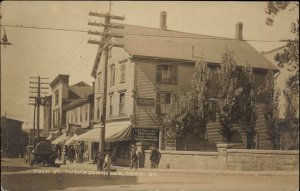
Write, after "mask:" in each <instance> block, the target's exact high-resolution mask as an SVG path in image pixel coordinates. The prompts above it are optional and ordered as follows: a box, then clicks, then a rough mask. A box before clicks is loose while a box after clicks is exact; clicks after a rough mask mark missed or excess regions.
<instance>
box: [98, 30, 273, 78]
mask: <svg viewBox="0 0 300 191" xmlns="http://www.w3.org/2000/svg"><path fill="white" fill-rule="evenodd" d="M124 26H125V29H112V32H113V33H119V34H120V33H122V34H124V38H118V39H116V40H117V42H118V43H120V44H123V45H124V49H125V50H126V51H127V52H128V53H129V54H130V55H131V56H132V57H144V58H145V57H152V58H162V59H174V60H184V61H191V62H194V61H195V60H196V59H197V58H195V57H193V51H192V46H194V55H195V56H196V57H199V56H201V54H203V55H204V57H205V61H206V62H208V63H220V62H221V55H222V53H223V52H224V50H225V48H231V49H232V50H234V52H235V58H236V60H237V64H238V65H240V66H246V65H247V63H249V64H250V65H251V66H252V67H254V68H259V69H274V70H277V68H276V67H275V66H274V65H273V64H272V63H271V62H270V61H269V60H267V59H266V58H265V57H264V56H262V55H261V54H260V53H259V52H258V51H257V50H256V49H254V48H253V47H252V46H251V45H250V44H249V43H248V42H247V41H243V40H242V41H240V40H235V39H230V38H223V37H216V36H209V35H201V34H192V33H186V32H179V31H173V30H161V29H158V28H157V29H156V28H149V27H143V26H134V25H124ZM97 64H98V63H97V59H96V60H95V64H94V68H93V72H92V76H93V74H95V70H96V69H97V67H96V65H97Z"/></svg>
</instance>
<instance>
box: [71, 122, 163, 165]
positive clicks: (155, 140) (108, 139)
mask: <svg viewBox="0 0 300 191" xmlns="http://www.w3.org/2000/svg"><path fill="white" fill-rule="evenodd" d="M77 140H78V141H84V142H85V145H86V149H88V153H89V158H90V159H92V160H94V158H95V156H96V154H97V152H98V149H99V142H100V127H98V128H94V129H92V130H90V131H88V132H86V133H84V134H82V135H80V136H78V137H77ZM132 144H136V145H137V147H138V150H139V151H140V153H141V155H143V154H144V150H147V149H150V147H151V146H153V145H154V146H156V147H158V144H159V129H158V128H156V129H154V128H134V127H133V126H132V124H131V123H130V122H129V121H121V122H111V123H107V124H106V128H105V149H106V150H109V151H110V152H111V155H112V163H113V164H114V165H118V166H129V165H130V149H131V145H132Z"/></svg>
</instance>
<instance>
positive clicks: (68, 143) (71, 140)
mask: <svg viewBox="0 0 300 191" xmlns="http://www.w3.org/2000/svg"><path fill="white" fill-rule="evenodd" d="M77 138H78V135H76V134H75V135H73V136H72V137H71V138H70V139H69V140H67V141H66V143H65V145H72V144H73V143H75V142H76V141H77Z"/></svg>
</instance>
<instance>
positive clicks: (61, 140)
mask: <svg viewBox="0 0 300 191" xmlns="http://www.w3.org/2000/svg"><path fill="white" fill-rule="evenodd" d="M69 138H70V137H68V136H67V135H66V133H64V134H62V135H61V136H59V137H57V139H55V140H54V141H52V144H53V145H58V144H63V143H64V142H66V141H67V140H68V139H69Z"/></svg>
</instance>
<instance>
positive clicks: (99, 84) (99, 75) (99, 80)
mask: <svg viewBox="0 0 300 191" xmlns="http://www.w3.org/2000/svg"><path fill="white" fill-rule="evenodd" d="M97 78H98V82H97V83H98V84H97V85H98V90H100V87H101V73H99V74H98V77H97Z"/></svg>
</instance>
